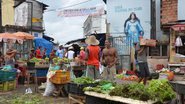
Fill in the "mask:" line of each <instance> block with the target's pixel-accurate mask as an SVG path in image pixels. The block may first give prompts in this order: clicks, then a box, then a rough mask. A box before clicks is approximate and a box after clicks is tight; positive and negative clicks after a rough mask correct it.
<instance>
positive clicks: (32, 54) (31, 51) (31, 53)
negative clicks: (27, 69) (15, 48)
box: [29, 48, 35, 59]
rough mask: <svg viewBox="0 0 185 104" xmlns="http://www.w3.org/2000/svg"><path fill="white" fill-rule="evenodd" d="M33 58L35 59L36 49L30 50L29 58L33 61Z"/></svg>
mask: <svg viewBox="0 0 185 104" xmlns="http://www.w3.org/2000/svg"><path fill="white" fill-rule="evenodd" d="M33 57H35V52H34V48H32V49H31V50H30V57H29V59H32V58H33Z"/></svg>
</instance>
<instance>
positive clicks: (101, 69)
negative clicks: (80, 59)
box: [99, 64, 105, 74]
mask: <svg viewBox="0 0 185 104" xmlns="http://www.w3.org/2000/svg"><path fill="white" fill-rule="evenodd" d="M104 69H105V68H104V66H103V65H101V64H100V65H99V72H100V74H102V73H103V71H104Z"/></svg>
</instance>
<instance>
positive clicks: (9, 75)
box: [0, 70, 16, 82]
mask: <svg viewBox="0 0 185 104" xmlns="http://www.w3.org/2000/svg"><path fill="white" fill-rule="evenodd" d="M0 76H1V77H0V81H1V82H2V81H12V80H15V78H16V72H9V71H2V70H0Z"/></svg>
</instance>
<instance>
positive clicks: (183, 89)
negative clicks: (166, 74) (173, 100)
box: [170, 81, 185, 104]
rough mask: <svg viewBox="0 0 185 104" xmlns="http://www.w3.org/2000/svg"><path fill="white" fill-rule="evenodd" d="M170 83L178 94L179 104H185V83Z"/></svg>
mask: <svg viewBox="0 0 185 104" xmlns="http://www.w3.org/2000/svg"><path fill="white" fill-rule="evenodd" d="M170 83H171V84H172V86H173V88H174V89H175V91H176V92H177V95H178V101H179V102H180V103H179V104H184V95H185V81H170Z"/></svg>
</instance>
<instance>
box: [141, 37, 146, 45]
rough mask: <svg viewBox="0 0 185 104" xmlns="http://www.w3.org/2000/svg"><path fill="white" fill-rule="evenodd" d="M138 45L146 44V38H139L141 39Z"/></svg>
mask: <svg viewBox="0 0 185 104" xmlns="http://www.w3.org/2000/svg"><path fill="white" fill-rule="evenodd" d="M140 45H141V46H142V45H146V39H144V38H141V39H140Z"/></svg>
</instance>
